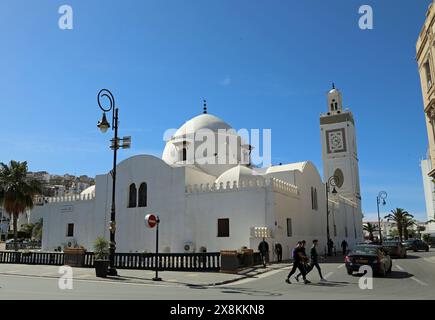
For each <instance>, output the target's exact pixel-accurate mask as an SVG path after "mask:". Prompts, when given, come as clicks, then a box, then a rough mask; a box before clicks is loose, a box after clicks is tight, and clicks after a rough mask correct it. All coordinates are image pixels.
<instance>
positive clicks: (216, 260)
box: [0, 251, 220, 272]
mask: <svg viewBox="0 0 435 320" xmlns="http://www.w3.org/2000/svg"><path fill="white" fill-rule="evenodd" d="M64 258H65V256H64V253H63V252H54V253H51V252H20V251H18V252H16V251H0V263H22V264H41V265H63V264H64ZM94 261H95V257H94V253H93V252H85V254H84V259H83V265H82V267H87V268H92V267H93V266H94ZM156 266H158V269H159V270H161V271H209V272H212V271H219V270H220V253H219V252H207V253H159V254H158V256H157V258H156V254H155V253H116V254H115V267H116V268H119V269H139V270H155V268H156Z"/></svg>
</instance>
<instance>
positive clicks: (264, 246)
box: [258, 238, 269, 268]
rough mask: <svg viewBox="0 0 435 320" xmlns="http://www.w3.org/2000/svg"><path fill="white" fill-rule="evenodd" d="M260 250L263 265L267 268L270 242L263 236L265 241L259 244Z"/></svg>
mask: <svg viewBox="0 0 435 320" xmlns="http://www.w3.org/2000/svg"><path fill="white" fill-rule="evenodd" d="M258 251H260V255H261V260H262V261H263V267H264V268H266V262H267V257H268V256H269V244H268V243H267V242H266V239H265V238H263V241H261V242H260V244H259V245H258Z"/></svg>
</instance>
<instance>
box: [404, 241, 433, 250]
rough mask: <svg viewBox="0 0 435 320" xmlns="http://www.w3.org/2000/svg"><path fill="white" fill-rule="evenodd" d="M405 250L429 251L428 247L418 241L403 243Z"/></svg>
mask: <svg viewBox="0 0 435 320" xmlns="http://www.w3.org/2000/svg"><path fill="white" fill-rule="evenodd" d="M403 245H404V246H405V248H406V250H413V251H415V252H417V251H419V250H424V251H429V245H428V244H427V243H426V242H424V241H423V240H420V239H409V240H405V241H404V242H403Z"/></svg>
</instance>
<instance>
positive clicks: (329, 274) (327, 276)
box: [323, 272, 334, 279]
mask: <svg viewBox="0 0 435 320" xmlns="http://www.w3.org/2000/svg"><path fill="white" fill-rule="evenodd" d="M333 274H334V272H328V273H327V274H326V276H324V277H323V278H325V279H328V278H329V277H330V276H332V275H333Z"/></svg>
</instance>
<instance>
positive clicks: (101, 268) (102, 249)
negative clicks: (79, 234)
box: [94, 237, 109, 278]
mask: <svg viewBox="0 0 435 320" xmlns="http://www.w3.org/2000/svg"><path fill="white" fill-rule="evenodd" d="M108 254H109V242H108V241H107V240H106V239H105V238H104V237H98V238H97V239H96V240H95V242H94V257H95V260H94V267H95V274H96V276H97V277H100V278H105V277H106V276H107V270H108V269H109V259H107V256H108Z"/></svg>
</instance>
